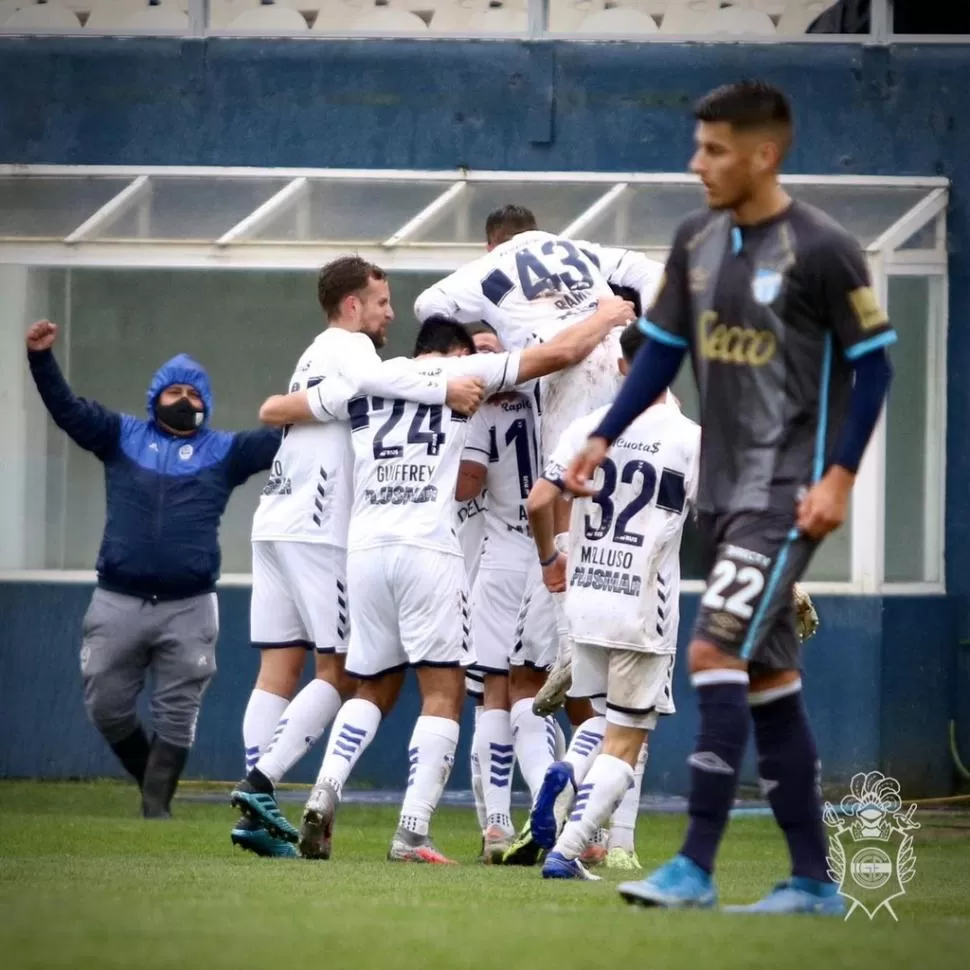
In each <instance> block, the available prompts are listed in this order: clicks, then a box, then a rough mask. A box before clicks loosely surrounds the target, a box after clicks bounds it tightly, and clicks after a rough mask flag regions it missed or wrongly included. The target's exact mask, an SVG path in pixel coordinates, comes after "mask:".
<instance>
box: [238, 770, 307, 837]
mask: <svg viewBox="0 0 970 970" xmlns="http://www.w3.org/2000/svg"><path fill="white" fill-rule="evenodd" d="M229 799H230V801H231V802H232V804H233V807H234V808H238V809H239V810H240V811H241V812H242V813H243V814H244V815H246V816H247V817H248V818H251V819H252V820H253V821H254V822H259V823H260V824H261V825H262V826H263V827H264V828H265V829H266V830H267V831H268V832H269V834H270V835H275V836H276V837H277V838H278V839H285V840H286V841H287V842H296V841H297V840H298V839H299V838H300V831H299V829H297V828H296V827H295V826H294V825H293V823H292V822H290V820H289V819H288V818H287V817H286V816H285V815H284V814H283V813H282V812H281V811H280V807H279V805H277V804H276V799H275V798H274V797H273V796H272V795H270V794H269V793H267V792H259V791H256V790H255V789H254V788H253V786H252V785H251V784H250V783H249V782H248V781H241V782H239V784H238V785H237V786H236V787H235V788H234V789H233V791H232V794H231V795H230V796H229Z"/></svg>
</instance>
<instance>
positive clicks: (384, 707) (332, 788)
mask: <svg viewBox="0 0 970 970" xmlns="http://www.w3.org/2000/svg"><path fill="white" fill-rule="evenodd" d="M629 318H632V308H631V307H630V304H628V303H625V302H624V301H622V300H619V299H616V298H612V297H611V298H610V299H609V300H604V301H601V305H600V308H599V309H598V310H597V312H596V313H595V314H594V315H593V316H592V317H591V318H590V319H588V320H586V321H584V322H583V323H580V324H577V325H576V326H574V327H571V328H569V329H568V330H567V331H565V332H563V333H562V334H560V335H559V336H558V337H557V338H555V339H554V340H551V341H550V342H549V343H546V344H543V345H540V346H537V347H531V348H528V349H526V350H524V351H522V352H521V354H520V353H518V352H516V353H514V354H473V351H474V343H473V342H472V340H471V337H470V336H469V335H468V333H467V332H466V331H465V329H464V328H463V327H462V326H461V325H460V324H458V323H456V322H454V321H449V320H437V321H429V322H426V323H425V325H424V326H423V327H422V329H421V331H420V332H419V335H418V340H417V345H416V348H415V357H416V358H417V359H416V360H414V361H412V362H411V365H412V366H413V368H414V369H415V372H416V373H419V374H422V375H426V376H428V377H430V376H434V375H441V374H444V375H447V376H452V377H458V376H473V377H478V378H480V379H481V380H482V381H483V382H484V384H485V387H486V390H487V392H488V393H489V394H492V393H496V392H499V391H502V390H508V389H510V388H511V387H513V386H514V385H515V384H516V383H521V382H523V381H528V380H532V379H534V378H536V377H539V376H541V375H542V374H546V373H549V372H551V371H552V370H554V369H555V368H557V367H564V366H570V365H572V364H574V363H575V362H576V361H578V360H580V359H582V357H583V356H585V355H586V354H588V353H589V352H590V351H591V350H592V349H593V347H595V346H596V345H597V344H599V343H600V341H601V340H602V339H603V338H604V337H605V336H606V334H607V333H608V332H609V331H610V330H611V329H612V328H613V327H614V326H615V325H617V324H619V323H621V322H622V321H623V320H624V319H629ZM470 353H471V354H472V355H471V356H451V355H453V354H461V355H466V354H470ZM335 385H336V382H324V383H323V384H321V385H318V387H316V388H314V389H313V390H312V391H311V392H310V394H309V395H304V396H303V397H304V399H305V400H306V402H307V404H308V405H309V408H310V410H311V411H312V412H313V416H314V417H316V418H317V420H323V419H325V418H326V417H327V416H328V414H333V413H334V412H335V410H336V409H338V408H342V407H344V405H345V402H346V400H347V399H348V398H350V399H351V400H350V403H349V405H346V413H347V414H348V415H349V419H350V425H351V429H352V439H353V447H354V462H355V466H354V509H353V516H352V519H351V525H350V534H349V544H348V549H349V554H348V581H349V592H350V609H351V639H350V648H349V653H348V658H347V670H348V672H350V673H352V675H353V676H355V677H357V678H359V679H360V681H361V683H360V686H359V687H358V690H357V694H356V696H355V697H354V698H353V699H351V700H349V701H347V703H345V704H344V706H343V707H342V708H341V711H340V713H339V714H338V716H337V719H336V721H335V722H334V726H333V729H332V731H331V740H330V742H329V745H328V751H327V754H326V757H325V758H324V761H323V765H322V767H321V770H320V775H319V777H318V781H317V784H316V786H315V787H314V790H313V792H312V794H311V796H310V799H309V800H308V802H307V807H306V811H305V812H304V816H303V824H302V826H301V833H300V850H301V853H302V854H303V855H304V856H308V857H313V858H328V857H329V855H330V851H331V833H332V828H333V817H334V813H335V811H336V807H337V804H338V802H339V799H340V794H341V791H342V789H343V786H344V784H345V783H346V781H347V778H348V777H349V775H350V772H351V771H352V769H353V766H354V765H355V764H356V762H357V760H358V758H359V757H360V755H361V754H362V753H363V751H364V750H365V749H366V748H367V746H368V745H369V744H370V742H371V740H372V739H373V737H374V734H375V732H376V731H377V728H378V727H379V725H380V722H381V720H382V718H383V716H384V715H385V714H386V713H387V712H388V711H389V710H390V709H391V707H392V706H393V704H394V702H395V700H396V699H397V695H398V693H399V691H400V687H401V684H402V682H403V678H404V674H405V672H406V668H407V667H408V666H413V667H416V668H417V677H418V685H419V687H420V690H421V697H422V707H421V716H420V717H419V718H418V720H417V722H416V724H415V727H414V733H413V734H412V736H411V740H410V742H409V745H408V755H409V760H410V765H411V770H410V773H409V779H408V788H407V793H406V795H405V798H404V804H403V805H402V809H401V817H400V823H399V826H398V829H397V832H396V833H395V835H394V838H393V840H392V843H391V848H390V852H389V858H390V859H392V860H400V861H417V862H432V863H441V862H447V861H448V860H447V859H446V858H445V857H444V856H442V855H441V854H440V853H439V852H438V851H437V850H436V849H435V848H434V846H433V845H432V844H431V841H430V838H429V835H428V829H429V823H430V819H431V814H432V812H433V811H434V808H435V806H436V805H437V802H438V800H439V798H440V797H441V793H442V791H443V790H444V786H445V783H446V781H447V778H448V774H449V772H450V768H451V764H452V762H453V759H454V752H455V746H456V744H457V741H458V719H459V713H460V710H461V703H462V699H463V693H464V691H463V688H464V678H465V674H464V667H466V666H468V665H469V664H470V663H471V662H473V660H474V655H473V654H472V653H471V651H470V649H469V643H468V634H469V633H470V625H469V615H468V594H467V584H466V581H465V567H464V563H463V561H462V557H461V549H460V546H459V543H458V539H457V536H456V534H455V529H454V502H455V499H454V496H455V488H456V485H457V480H458V468H459V463H460V459H461V452H462V449H463V445H464V427H465V423H464V421H462V420H460V418H459V419H456V416H455V415H453V414H452V412H451V411H450V409H448V408H447V407H446V408H433V407H432V408H429V407H427V406H421V405H414V404H409V403H408V402H405V401H402V400H399V399H390V398H379V397H373V396H366V395H365V396H357V393H356V389H353V388H350V389H345V390H344V391H343V393H341V389H340V388H339V387H336V386H335ZM279 834H282V835H283V836H284V837H286V835H287V833H286V832H285V831H283V832H281V833H279Z"/></svg>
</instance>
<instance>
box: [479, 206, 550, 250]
mask: <svg viewBox="0 0 970 970" xmlns="http://www.w3.org/2000/svg"><path fill="white" fill-rule="evenodd" d="M538 228H539V224H538V223H537V222H536V217H535V216H534V215H533V214H532V210H531V209H527V208H526V207H525V206H524V205H503V206H502V207H501V208H500V209H494V210H493V211H492V212H490V213H489V214H488V218H487V219H486V220H485V242H486V243H487V246H488V251H489V252H491V251H492V250H493V249H494V248H495V247H496V246H501V245H502V243H504V242H508V241H509V240H510V239H511V238H512V237H513V236H517V235H518V234H519V233H520V232H529V231H531V230H532V229H538Z"/></svg>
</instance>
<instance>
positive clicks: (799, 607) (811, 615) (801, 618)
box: [792, 583, 818, 643]
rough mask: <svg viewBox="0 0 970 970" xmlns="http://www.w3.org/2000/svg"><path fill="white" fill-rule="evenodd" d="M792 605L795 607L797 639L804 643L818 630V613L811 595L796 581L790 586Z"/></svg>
mask: <svg viewBox="0 0 970 970" xmlns="http://www.w3.org/2000/svg"><path fill="white" fill-rule="evenodd" d="M792 605H793V606H794V607H795V626H796V628H797V630H798V639H799V640H801V642H802V643H805V641H806V640H811V639H812V637H814V636H815V634H816V633H817V632H818V613H817V612H816V610H815V604H814V603H813V602H812V597H811V596H809V595H808V593H806V592H805V590H803V589H802V588H801V586H799V585H798V583H795V585H794V586H793V587H792Z"/></svg>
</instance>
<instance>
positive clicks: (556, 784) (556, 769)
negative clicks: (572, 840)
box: [529, 761, 576, 851]
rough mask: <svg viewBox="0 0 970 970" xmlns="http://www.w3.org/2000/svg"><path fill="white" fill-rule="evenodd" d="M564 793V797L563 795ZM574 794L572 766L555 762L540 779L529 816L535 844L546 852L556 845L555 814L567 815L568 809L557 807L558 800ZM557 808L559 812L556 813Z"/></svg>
mask: <svg viewBox="0 0 970 970" xmlns="http://www.w3.org/2000/svg"><path fill="white" fill-rule="evenodd" d="M564 792H566V794H565V795H563V793H564ZM575 792H576V781H575V776H574V775H573V766H572V765H571V764H569V763H568V762H566V761H555V762H553V763H552V764H551V765H549V767H548V768H547V769H546V776H545V778H543V779H542V785H541V787H540V788H539V794H538V795H536V800H535V804H534V805H533V806H532V813H531V814H530V815H529V828H530V829H531V831H532V838H533V839H535V841H536V844H537V845H538V846H539V847H540V848H542V849H546V850H547V851H548V850H549V849H551V848H552V847H553V846H554V845H555V844H556V839H557V838H559V820H558V819H557V817H556V816H557V814H566V815H568V807H567V806H565V805H562V804H560V805H557V802H559V800H560V798H563V799H564V800H565V799H567V798H568V799H570V800H571V798H572V796H573V795H574V794H575ZM557 808H558V809H559V811H558V812H557Z"/></svg>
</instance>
